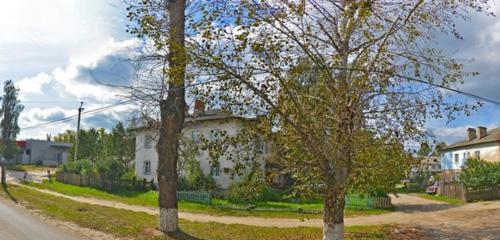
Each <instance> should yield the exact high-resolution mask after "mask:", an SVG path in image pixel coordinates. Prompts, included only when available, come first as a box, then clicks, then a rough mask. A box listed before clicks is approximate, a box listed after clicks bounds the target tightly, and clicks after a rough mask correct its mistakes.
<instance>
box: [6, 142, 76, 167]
mask: <svg viewBox="0 0 500 240" xmlns="http://www.w3.org/2000/svg"><path fill="white" fill-rule="evenodd" d="M16 144H17V146H18V148H19V149H20V150H19V153H18V154H17V156H16V159H15V162H16V163H18V164H38V165H44V166H51V167H55V166H57V165H59V164H63V163H66V161H67V159H68V153H69V149H70V148H71V147H72V144H69V143H63V142H53V141H45V140H35V139H28V140H25V141H17V142H16Z"/></svg>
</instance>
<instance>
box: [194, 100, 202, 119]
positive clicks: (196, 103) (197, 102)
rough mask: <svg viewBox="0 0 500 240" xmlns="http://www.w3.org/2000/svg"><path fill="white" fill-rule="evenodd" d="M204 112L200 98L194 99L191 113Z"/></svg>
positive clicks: (199, 113) (197, 114) (198, 113)
mask: <svg viewBox="0 0 500 240" xmlns="http://www.w3.org/2000/svg"><path fill="white" fill-rule="evenodd" d="M204 112H205V102H203V100H201V99H196V100H195V101H194V112H193V115H195V116H199V115H201V114H203V113H204Z"/></svg>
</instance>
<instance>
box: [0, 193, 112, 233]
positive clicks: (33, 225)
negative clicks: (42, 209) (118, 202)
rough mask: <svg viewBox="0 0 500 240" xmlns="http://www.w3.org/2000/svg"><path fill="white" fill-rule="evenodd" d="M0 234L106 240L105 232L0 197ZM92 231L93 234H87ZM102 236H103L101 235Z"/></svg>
mask: <svg viewBox="0 0 500 240" xmlns="http://www.w3.org/2000/svg"><path fill="white" fill-rule="evenodd" d="M0 212H1V213H2V214H0V236H1V239H12V240H28V239H38V240H90V239H99V240H108V239H113V238H109V237H105V236H106V234H101V235H99V234H96V232H95V231H93V230H90V229H85V230H84V229H80V228H78V229H77V228H75V226H72V225H71V224H66V223H62V222H58V221H54V220H52V221H51V220H48V219H46V218H43V217H41V216H39V214H36V213H34V212H33V211H29V210H27V209H24V208H21V207H19V205H16V204H15V203H13V202H12V201H8V200H5V199H3V198H0ZM89 233H93V234H89ZM103 236H104V237H103Z"/></svg>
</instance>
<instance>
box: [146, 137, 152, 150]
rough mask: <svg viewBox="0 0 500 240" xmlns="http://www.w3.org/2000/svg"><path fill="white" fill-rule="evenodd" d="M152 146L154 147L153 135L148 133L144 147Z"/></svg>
mask: <svg viewBox="0 0 500 240" xmlns="http://www.w3.org/2000/svg"><path fill="white" fill-rule="evenodd" d="M152 147H153V137H151V135H146V137H144V148H146V149H150V148H152Z"/></svg>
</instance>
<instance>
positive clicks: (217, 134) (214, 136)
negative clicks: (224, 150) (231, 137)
mask: <svg viewBox="0 0 500 240" xmlns="http://www.w3.org/2000/svg"><path fill="white" fill-rule="evenodd" d="M220 138H221V130H219V129H213V130H212V131H210V141H216V140H219V139H220Z"/></svg>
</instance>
